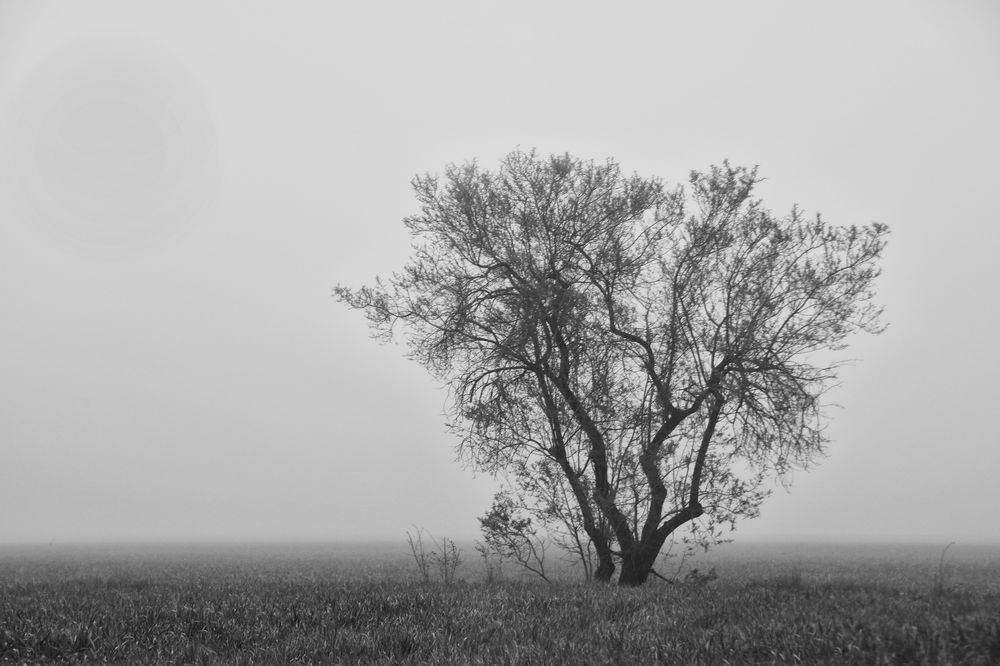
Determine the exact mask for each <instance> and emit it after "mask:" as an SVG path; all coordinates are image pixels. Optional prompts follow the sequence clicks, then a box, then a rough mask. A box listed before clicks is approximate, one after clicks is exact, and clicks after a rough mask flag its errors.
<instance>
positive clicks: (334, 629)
mask: <svg viewBox="0 0 1000 666" xmlns="http://www.w3.org/2000/svg"><path fill="white" fill-rule="evenodd" d="M942 546H943V544H941V545H925V546H917V545H909V546H863V545H853V546H847V545H838V546H831V545H822V544H813V545H801V544H800V545H794V544H784V545H779V544H772V545H764V544H757V545H753V544H751V545H746V544H729V545H726V546H723V547H721V548H720V549H719V550H717V551H716V552H714V553H712V554H710V555H708V556H703V557H700V558H696V559H695V560H694V561H688V562H686V563H685V565H684V569H683V570H682V575H680V576H679V577H678V582H677V583H675V584H672V585H668V584H666V583H664V582H661V581H659V580H656V581H653V582H651V583H650V584H648V585H647V586H646V587H644V588H642V589H630V590H623V589H618V588H616V587H613V586H598V585H592V584H590V585H588V584H582V583H579V582H574V577H576V576H578V574H576V573H575V572H573V571H572V570H569V569H564V570H562V571H560V572H559V574H560V575H559V581H558V582H557V583H556V584H553V585H548V584H545V583H544V582H539V581H537V580H531V579H523V578H521V577H520V576H518V575H517V573H516V571H515V569H514V568H513V567H512V566H507V568H506V569H505V571H504V576H503V579H502V580H500V581H499V582H492V583H487V582H486V581H485V580H484V574H483V569H482V567H481V566H480V563H479V562H478V561H477V560H476V559H475V557H474V555H475V552H474V551H473V550H472V548H471V546H465V547H463V554H464V557H465V560H466V561H465V562H464V563H463V564H462V566H461V567H460V568H459V570H458V581H457V582H455V583H453V584H450V585H448V584H444V583H442V582H440V581H438V580H434V581H432V582H431V583H429V584H428V583H425V582H422V581H421V580H420V578H419V576H418V575H417V571H416V567H415V566H414V563H413V561H412V558H411V557H410V555H409V552H408V550H407V547H406V545H405V543H395V544H350V545H329V544H327V545H307V546H306V545H298V546H292V545H286V546H277V545H267V546H265V545H257V546H253V545H216V546H205V545H197V546H193V545H188V546H184V545H172V546H76V547H67V546H57V545H55V546H44V547H42V546H32V547H28V546H20V547H18V546H7V547H0V661H11V662H29V663H33V662H41V661H105V662H116V663H152V662H155V663H215V662H224V663H298V662H303V663H353V662H364V663H372V662H375V663H400V662H403V663H407V662H426V663H435V664H440V663H455V664H467V663H525V664H542V663H567V664H581V663H601V664H607V663H633V664H645V663H657V662H662V663H676V664H689V663H771V662H777V663H830V664H849V663H858V664H876V663H906V664H910V663H913V664H918V663H970V664H997V663H1000V547H997V546H971V545H962V544H957V545H955V546H953V547H952V548H951V549H950V550H949V551H948V553H947V557H946V559H945V561H944V566H943V567H941V568H939V558H940V554H941V548H942ZM676 565H677V560H676V559H675V560H672V561H669V562H665V563H664V564H662V565H661V566H660V567H659V568H660V570H661V572H663V573H666V574H670V573H671V571H672V568H675V567H676ZM692 568H697V569H698V571H699V574H705V573H706V572H708V571H710V570H712V569H713V568H714V570H715V574H716V576H717V577H715V578H714V579H711V577H710V576H704V575H696V576H691V577H690V578H688V580H687V582H684V578H685V576H684V573H685V572H688V571H690V570H691V569H692ZM432 575H434V577H435V579H436V577H437V576H436V573H435V572H432Z"/></svg>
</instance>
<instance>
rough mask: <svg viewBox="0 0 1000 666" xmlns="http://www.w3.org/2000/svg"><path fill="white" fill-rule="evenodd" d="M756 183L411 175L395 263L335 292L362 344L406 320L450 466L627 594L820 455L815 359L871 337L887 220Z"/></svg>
mask: <svg viewBox="0 0 1000 666" xmlns="http://www.w3.org/2000/svg"><path fill="white" fill-rule="evenodd" d="M758 182H759V178H758V176H757V170H756V169H746V168H741V167H734V166H731V165H729V164H728V163H723V164H722V165H721V166H713V167H711V168H710V169H709V170H707V171H704V172H698V171H695V172H692V173H691V175H690V179H689V184H688V187H686V188H685V187H677V188H674V189H668V188H666V187H665V186H664V185H663V183H662V182H661V181H660V180H658V179H656V178H643V177H640V176H638V175H625V174H623V173H622V171H621V169H620V168H619V166H618V165H617V164H616V163H615V162H614V161H612V160H608V161H606V162H603V163H597V162H587V161H582V160H580V159H576V158H573V157H571V156H569V155H561V156H551V157H541V156H539V155H537V154H535V153H534V152H523V151H517V152H513V153H511V154H510V155H508V156H507V157H506V158H505V159H504V160H503V161H502V162H501V164H500V167H499V169H498V170H496V171H489V170H485V169H483V168H481V167H480V166H479V165H477V164H476V163H469V164H462V165H450V166H449V167H447V169H446V170H445V172H444V174H443V176H440V177H439V176H433V175H424V176H418V177H417V178H415V179H414V180H413V183H412V184H413V189H414V191H415V193H416V197H417V200H418V202H419V204H420V212H419V213H417V214H416V215H413V216H411V217H408V218H406V219H405V221H404V222H405V224H406V227H407V228H408V229H409V232H410V234H411V235H412V239H413V248H414V249H413V254H412V256H411V257H410V259H409V261H408V262H407V263H406V265H405V266H404V267H403V268H402V269H401V270H400V271H399V272H397V273H395V274H393V275H392V276H391V277H390V278H388V279H386V280H382V279H379V280H377V281H376V283H375V284H374V285H373V286H367V287H362V288H360V289H357V290H352V289H349V288H345V287H337V289H336V293H337V295H338V296H339V298H340V299H341V300H342V301H343V302H344V303H346V304H347V305H349V306H351V307H354V308H358V309H361V310H363V311H364V312H365V314H366V315H367V317H368V318H369V320H370V322H371V324H372V325H373V329H374V330H375V331H376V332H377V334H379V335H382V336H385V337H390V336H391V335H392V334H393V331H394V329H395V328H396V327H397V325H399V324H401V325H402V328H403V329H404V330H405V334H404V337H405V339H406V341H407V343H408V348H409V354H410V356H411V357H412V358H413V359H415V360H416V361H418V362H419V363H421V364H422V365H423V366H424V367H426V368H427V369H428V370H429V371H430V372H431V373H432V374H433V375H434V376H435V377H436V378H438V379H439V380H441V381H442V382H443V383H445V384H446V385H447V386H448V387H449V391H450V395H449V409H450V414H451V425H452V427H453V428H455V430H456V432H458V433H459V436H460V442H461V443H460V452H461V454H462V456H463V457H464V458H465V459H466V460H468V461H470V462H472V463H473V464H475V465H476V466H478V467H479V468H481V469H485V470H488V471H490V472H493V473H497V474H504V475H508V476H509V477H512V478H514V479H519V480H520V481H519V483H520V486H521V487H522V488H523V489H525V490H526V491H527V492H529V493H530V494H532V495H533V496H534V497H536V498H537V499H538V500H539V501H540V502H542V503H543V504H544V505H545V506H546V507H547V510H550V511H551V512H552V513H551V515H552V516H553V517H554V519H557V520H556V522H559V521H561V522H562V524H563V525H567V526H569V531H570V532H571V531H572V530H573V529H574V527H573V526H576V528H578V529H579V530H580V531H582V533H583V534H584V535H585V537H584V538H585V539H586V540H588V543H587V544H586V547H587V548H591V547H592V548H593V550H594V552H595V553H596V556H597V563H598V564H597V567H596V569H595V571H594V576H595V577H596V578H597V579H599V580H608V579H610V578H611V576H612V575H613V573H614V571H615V570H616V568H618V567H620V576H619V582H620V583H622V584H640V583H642V582H644V581H645V580H646V579H647V577H648V576H649V574H650V571H651V570H652V567H653V565H654V562H655V560H656V557H657V555H658V554H659V553H660V550H661V548H662V547H663V544H664V542H665V541H666V540H667V539H668V537H670V536H671V535H672V534H673V533H674V532H675V531H676V530H678V529H679V528H680V527H682V526H684V525H686V524H688V523H691V521H694V520H696V519H700V520H701V521H706V520H707V521H709V522H710V523H711V524H715V525H717V524H725V523H732V522H734V521H735V520H736V519H738V518H740V517H746V516H753V515H756V513H757V511H758V507H759V506H760V503H761V502H762V501H763V499H764V498H765V497H766V495H767V490H766V484H765V483H764V482H765V480H766V479H768V478H769V477H771V476H772V475H774V474H780V473H783V472H784V471H786V470H788V469H790V468H792V467H796V466H803V465H806V464H807V463H809V462H810V461H812V460H813V459H814V458H815V457H816V456H817V455H818V454H819V453H820V452H821V451H822V450H823V446H824V443H825V438H824V434H823V427H824V414H823V404H822V402H821V397H822V395H823V393H824V391H825V390H827V389H828V388H829V387H830V386H831V383H832V382H834V381H835V379H836V371H837V368H838V363H837V362H831V361H829V358H830V357H831V355H830V354H827V353H826V352H828V351H829V350H839V349H842V348H843V347H844V345H845V342H846V341H847V338H848V336H850V335H851V334H852V333H855V332H856V331H867V332H871V333H877V332H879V331H880V330H881V324H880V322H879V317H880V314H881V308H880V307H879V306H878V305H877V304H876V303H875V293H874V283H875V280H876V278H877V276H878V275H879V268H878V261H879V259H880V255H881V253H882V250H883V248H884V246H885V236H886V234H887V233H888V229H887V227H886V226H885V225H882V224H878V223H874V224H869V225H867V226H848V227H838V226H831V225H829V224H827V223H826V222H824V221H823V220H822V219H821V218H820V217H819V216H815V217H807V216H805V215H804V214H803V213H802V212H801V211H800V210H799V209H798V208H793V209H792V211H791V212H790V213H788V214H787V215H784V216H781V217H779V216H776V215H774V214H772V212H771V211H770V210H768V209H767V208H765V207H764V205H763V204H762V202H761V201H760V200H759V199H756V198H754V196H753V191H754V186H755V185H756V183H758ZM824 359H826V360H824ZM578 545H579V544H578Z"/></svg>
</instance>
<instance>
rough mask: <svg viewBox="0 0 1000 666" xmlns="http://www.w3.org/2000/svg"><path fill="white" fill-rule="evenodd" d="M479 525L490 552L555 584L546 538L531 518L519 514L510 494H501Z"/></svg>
mask: <svg viewBox="0 0 1000 666" xmlns="http://www.w3.org/2000/svg"><path fill="white" fill-rule="evenodd" d="M479 524H480V527H481V529H482V533H483V541H484V542H485V545H486V547H487V548H488V549H490V550H492V551H493V552H495V553H497V554H499V555H500V556H501V558H503V559H508V560H512V561H514V562H516V563H517V564H518V565H519V566H520V567H521V568H522V569H524V570H525V571H527V572H530V573H532V574H534V575H536V576H538V577H539V578H541V579H542V580H544V581H546V582H548V583H551V582H552V581H551V580H550V579H549V577H548V576H547V575H546V573H545V550H546V542H545V538H544V535H539V534H538V531H537V530H536V529H535V527H534V525H532V521H531V518H530V517H528V516H525V515H523V514H522V513H520V512H519V511H518V509H517V505H516V504H515V503H514V500H513V499H511V497H510V495H509V494H506V493H497V494H496V496H495V497H494V498H493V505H492V506H491V507H490V510H489V511H487V512H486V515H484V516H483V517H482V518H480V519H479Z"/></svg>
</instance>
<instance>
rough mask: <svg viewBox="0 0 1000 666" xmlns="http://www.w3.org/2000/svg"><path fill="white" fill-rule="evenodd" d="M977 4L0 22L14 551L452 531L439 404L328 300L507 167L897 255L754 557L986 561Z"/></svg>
mask: <svg viewBox="0 0 1000 666" xmlns="http://www.w3.org/2000/svg"><path fill="white" fill-rule="evenodd" d="M998 119H1000V11H998V9H997V5H996V3H993V2H988V1H984V2H940V3H927V2H913V1H906V2H879V3H867V2H823V3H800V2H758V3H746V2H713V3H700V4H697V5H696V4H695V3H648V4H640V3H614V4H612V3H595V4H588V3H582V2H572V3H561V2H558V3H557V2H551V3H527V2H526V3H519V2H468V1H463V2H451V3H441V2H419V3H415V2H407V3H396V4H392V3H364V4H362V3H308V2H301V3H277V2H275V3H267V4H265V3H251V2H228V3H203V2H186V3H158V4H156V5H153V4H152V3H134V2H88V3H70V2H64V3H54V2H37V1H32V2H27V1H24V2H12V1H6V2H0V541H5V542H20V541H40V542H48V541H57V542H64V541H80V540H84V541H98V540H161V539H185V540H220V539H324V540H327V539H341V538H356V537H367V538H370V537H385V538H392V539H397V538H400V537H401V536H402V534H403V532H404V530H406V529H407V527H409V526H410V525H411V524H412V523H417V524H420V525H423V526H425V527H427V528H430V529H431V530H432V531H433V532H435V533H436V534H448V535H451V536H454V537H458V538H466V537H470V536H473V535H474V534H475V532H476V530H477V523H476V517H477V516H478V515H480V514H481V513H482V512H483V511H484V510H485V509H486V508H487V506H488V504H489V498H490V496H491V494H492V492H493V490H494V488H495V483H494V482H493V481H492V480H491V479H489V478H487V477H484V476H482V475H480V476H478V477H475V476H473V475H472V474H471V473H470V472H469V471H467V470H463V469H462V468H461V467H460V466H458V465H456V464H454V463H453V461H452V460H453V455H454V454H453V449H452V447H453V444H454V441H453V440H452V439H450V438H449V436H448V435H447V433H446V432H445V430H444V428H443V426H442V418H441V411H442V406H443V400H444V394H443V392H442V391H440V390H439V389H438V388H437V387H435V385H434V384H433V383H432V382H431V381H430V380H429V379H428V378H427V377H426V376H425V374H424V372H423V371H422V369H421V368H420V367H418V366H417V365H415V364H414V363H412V362H408V361H406V360H404V359H403V358H402V352H403V349H402V347H401V346H399V345H396V346H390V347H388V348H381V347H379V346H378V345H377V344H376V343H374V342H372V341H371V340H369V338H368V337H367V331H366V328H365V324H364V321H363V318H362V317H360V316H359V315H358V313H356V312H349V311H346V310H345V309H344V308H342V307H340V306H339V305H338V304H337V303H335V301H334V300H333V298H331V296H330V292H331V287H332V286H333V285H334V284H336V283H345V284H348V285H353V286H358V285H360V284H362V283H364V282H368V281H370V280H371V279H372V278H373V277H374V276H375V275H376V274H385V273H388V272H390V271H392V270H393V269H395V268H397V267H399V266H401V265H402V262H403V261H404V260H405V257H406V256H407V253H408V249H409V245H408V239H407V236H406V234H405V231H404V228H403V227H402V225H401V223H400V220H401V218H402V217H403V216H404V215H406V214H408V213H409V212H412V211H414V210H415V208H414V202H413V199H412V196H411V194H410V191H409V187H408V182H409V179H410V178H411V177H412V176H413V175H414V174H416V173H418V172H424V171H438V170H440V169H441V168H442V167H443V166H444V164H445V163H447V162H450V161H464V160H466V159H472V158H478V159H479V160H480V161H481V162H482V163H483V164H485V165H488V166H492V165H493V164H495V163H496V160H497V159H498V158H500V157H501V156H503V155H504V154H506V153H507V152H509V151H510V150H512V149H513V148H515V147H517V146H521V147H522V148H531V147H536V148H538V149H539V151H541V152H543V153H548V152H563V151H569V152H571V153H573V154H575V155H577V156H580V157H585V158H596V159H603V158H605V157H608V156H613V157H615V158H616V159H617V160H618V161H619V162H620V163H621V164H622V165H623V167H624V169H625V170H626V171H633V170H635V171H638V172H640V173H643V174H646V175H659V176H662V177H664V178H665V179H666V180H667V181H668V182H670V183H677V182H680V181H683V180H684V179H685V178H686V175H687V172H688V171H689V170H690V169H692V168H699V169H700V168H704V167H706V166H708V165H709V164H711V163H713V162H719V161H721V160H722V159H723V158H729V159H730V160H731V161H732V162H734V163H737V164H747V165H752V164H760V166H761V172H762V175H764V176H765V177H766V178H767V179H768V180H767V181H766V182H765V183H763V184H762V185H761V187H760V190H759V194H760V195H761V196H763V197H764V198H765V200H766V202H767V203H768V205H769V206H770V207H771V208H773V209H774V210H775V211H777V212H785V211H787V209H789V208H790V207H791V205H792V204H793V202H798V203H799V204H801V205H802V206H803V207H805V208H806V209H807V210H808V211H820V212H822V213H823V214H824V216H825V217H826V218H827V219H828V220H829V221H832V222H836V223H843V224H849V223H867V222H869V221H872V220H877V221H881V222H885V223H887V224H889V225H890V226H891V227H892V229H893V235H892V236H891V238H890V244H889V248H888V251H887V254H886V258H885V274H884V277H883V279H882V282H881V287H880V290H881V294H882V298H883V301H884V303H885V304H886V305H887V317H886V318H887V320H888V321H889V322H891V327H890V329H889V330H888V332H886V333H885V334H884V335H882V336H881V337H862V338H859V339H857V340H856V341H855V342H854V345H853V346H852V348H851V349H850V350H849V352H848V354H847V355H848V356H850V357H855V358H859V359H861V361H860V362H858V363H856V364H854V365H853V366H852V367H850V368H848V369H846V370H845V371H844V372H843V373H842V380H843V388H841V389H839V390H837V391H835V392H834V393H833V394H831V396H830V397H831V400H832V401H835V402H837V403H839V404H840V405H841V406H843V407H844V409H831V410H830V415H831V416H832V422H831V427H830V429H829V435H830V437H831V438H832V439H833V443H832V445H831V447H830V455H829V458H828V459H827V460H825V461H822V464H821V465H820V466H819V467H818V468H817V469H815V470H814V471H810V472H808V473H798V474H796V475H795V478H794V479H786V481H794V487H793V492H792V494H790V495H789V494H786V493H785V492H784V490H783V488H782V486H781V484H779V483H776V484H775V489H776V492H775V496H774V497H773V498H772V499H771V500H769V501H768V502H767V503H766V504H765V505H764V510H763V515H762V516H761V518H759V519H758V520H756V521H752V522H749V523H744V524H742V526H741V527H740V529H739V531H738V533H737V536H738V537H740V538H781V539H798V538H824V539H866V540H870V539H878V540H893V539H927V540H941V541H944V540H951V539H959V540H965V541H996V540H998V539H1000V521H998V520H997V518H996V516H995V513H994V512H995V509H996V507H997V506H1000V483H997V481H996V478H995V477H996V475H997V471H998V470H1000V446H998V444H1000V441H998V440H1000V438H998V435H997V430H996V422H995V418H994V413H995V408H996V404H997V397H998V393H1000V391H998V389H997V376H996V375H997V371H998V370H1000V352H998V343H997V340H998V337H1000V314H998V308H997V305H996V296H995V294H994V293H993V292H994V290H995V287H996V285H997V277H998V269H997V265H996V260H995V253H996V249H997V239H998V236H1000V234H998V231H997V222H998V220H997V217H998V216H997V192H998V182H1000V167H998V162H997V155H998V149H1000V122H998Z"/></svg>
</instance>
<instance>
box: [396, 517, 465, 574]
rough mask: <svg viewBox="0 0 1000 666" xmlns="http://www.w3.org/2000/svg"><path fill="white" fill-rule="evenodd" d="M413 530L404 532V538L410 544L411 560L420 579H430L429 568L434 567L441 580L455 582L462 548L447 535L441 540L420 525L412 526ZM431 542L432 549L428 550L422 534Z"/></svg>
mask: <svg viewBox="0 0 1000 666" xmlns="http://www.w3.org/2000/svg"><path fill="white" fill-rule="evenodd" d="M414 530H415V532H412V533H411V532H410V531H409V530H407V532H406V540H407V542H408V543H409V544H410V552H411V553H412V554H413V561H414V563H415V564H416V565H417V572H418V573H419V574H420V580H422V581H423V582H424V583H429V582H430V581H431V569H432V568H433V569H436V570H437V572H438V575H439V576H440V578H441V582H443V583H445V584H451V583H454V582H455V574H456V572H457V571H458V567H459V565H460V564H461V563H462V550H461V549H460V548H459V547H458V546H457V545H456V544H455V542H454V541H453V540H451V539H449V538H448V537H442V539H441V541H440V542H438V540H437V539H435V538H434V536H433V535H431V533H430V532H428V531H427V530H425V529H424V528H422V527H414ZM425 535H426V536H427V538H428V539H429V540H430V542H431V544H433V547H434V548H433V550H430V551H428V550H427V548H426V547H425V546H424V536H425Z"/></svg>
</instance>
